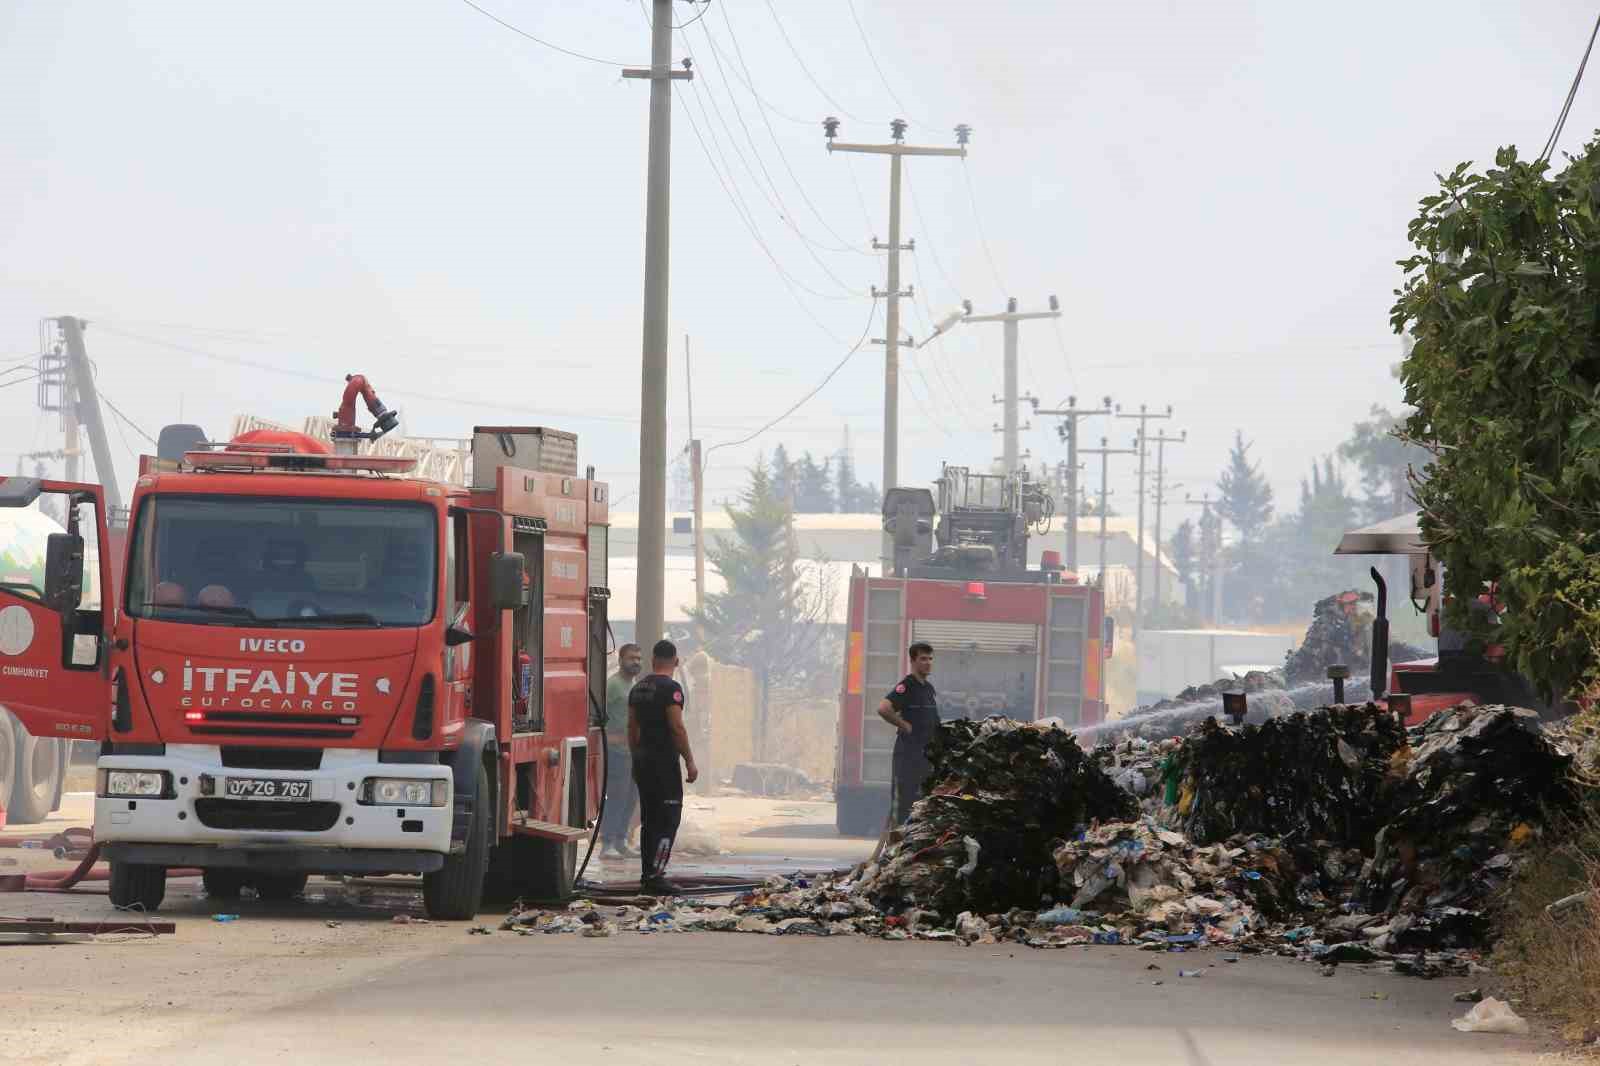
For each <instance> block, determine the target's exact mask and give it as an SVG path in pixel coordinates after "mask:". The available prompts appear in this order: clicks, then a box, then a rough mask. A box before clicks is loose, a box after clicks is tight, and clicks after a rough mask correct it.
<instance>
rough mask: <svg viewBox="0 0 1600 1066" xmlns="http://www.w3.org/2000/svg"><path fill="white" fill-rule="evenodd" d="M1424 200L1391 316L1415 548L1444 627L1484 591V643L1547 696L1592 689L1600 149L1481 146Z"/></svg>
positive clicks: (1597, 545)
mask: <svg viewBox="0 0 1600 1066" xmlns="http://www.w3.org/2000/svg"><path fill="white" fill-rule="evenodd" d="M1439 181H1440V185H1439V191H1438V192H1436V193H1432V194H1430V195H1428V196H1426V197H1424V198H1423V199H1422V201H1421V203H1420V210H1419V212H1418V214H1417V216H1416V218H1415V219H1414V220H1413V221H1412V222H1411V224H1410V228H1409V231H1408V236H1409V238H1410V240H1411V242H1412V244H1413V245H1415V248H1416V253H1415V254H1414V255H1412V256H1411V257H1410V258H1408V259H1406V260H1404V261H1402V263H1401V264H1400V265H1401V267H1402V268H1403V270H1404V272H1405V281H1404V287H1403V288H1402V289H1401V290H1400V291H1399V294H1398V297H1397V299H1396V301H1395V304H1394V307H1393V310H1392V312H1391V316H1390V321H1391V323H1392V325H1393V326H1394V329H1395V331H1396V332H1400V333H1405V332H1409V333H1410V334H1411V335H1412V336H1413V337H1414V338H1415V345H1414V347H1413V348H1412V350H1411V352H1410V354H1409V355H1407V357H1406V359H1405V361H1404V362H1403V363H1402V365H1401V380H1402V382H1403V383H1404V385H1405V392H1406V401H1407V402H1408V403H1409V404H1411V405H1412V406H1413V407H1414V408H1415V411H1414V412H1413V413H1412V414H1411V415H1410V417H1408V418H1407V419H1406V423H1405V431H1406V435H1407V436H1408V438H1409V439H1410V440H1412V441H1414V442H1415V443H1416V444H1418V445H1420V446H1421V447H1423V448H1425V449H1427V451H1428V453H1429V455H1430V467H1429V469H1428V477H1427V480H1426V481H1422V482H1415V483H1413V491H1414V493H1415V496H1416V499H1417V502H1418V504H1419V505H1420V506H1421V509H1422V533H1423V538H1424V539H1425V540H1426V541H1427V542H1428V544H1429V545H1430V546H1431V548H1432V551H1433V553H1434V555H1435V556H1436V557H1437V558H1438V559H1439V560H1440V561H1441V562H1442V563H1443V564H1444V568H1445V572H1446V586H1447V592H1449V593H1450V596H1449V599H1448V600H1447V611H1448V612H1449V613H1450V616H1451V620H1452V622H1453V623H1454V624H1456V625H1457V626H1459V627H1460V628H1462V629H1463V630H1467V631H1469V632H1477V633H1479V634H1480V635H1483V634H1484V624H1483V623H1477V624H1474V623H1473V621H1472V620H1471V619H1469V618H1468V617H1467V612H1466V609H1465V605H1466V603H1467V602H1469V601H1470V600H1471V599H1472V598H1474V596H1475V595H1476V594H1477V593H1478V591H1479V590H1480V589H1482V588H1483V587H1484V586H1485V585H1487V584H1489V583H1494V584H1495V586H1496V595H1497V598H1498V600H1499V602H1500V604H1501V605H1502V607H1503V610H1502V611H1501V613H1500V622H1499V632H1498V634H1497V635H1496V639H1497V640H1498V641H1499V642H1500V643H1503V644H1504V645H1505V647H1506V649H1507V654H1508V655H1509V657H1510V659H1511V661H1512V662H1513V663H1514V665H1515V666H1516V668H1517V669H1518V670H1519V671H1521V672H1522V673H1523V674H1524V675H1526V676H1527V677H1528V678H1529V679H1530V680H1532V681H1533V682H1534V683H1535V684H1536V685H1538V686H1539V688H1540V689H1541V690H1542V691H1543V692H1544V693H1545V694H1546V695H1551V694H1555V695H1569V694H1573V695H1577V694H1583V695H1593V694H1596V693H1600V301H1597V300H1596V297H1595V293H1596V292H1597V291H1600V142H1591V143H1590V144H1588V145H1586V146H1585V147H1584V149H1583V151H1582V152H1581V153H1579V154H1578V155H1577V156H1575V157H1572V158H1571V159H1570V160H1569V162H1568V163H1567V164H1566V165H1565V166H1563V167H1561V168H1560V169H1559V170H1556V171H1553V170H1552V166H1551V164H1549V163H1547V162H1545V161H1543V160H1532V161H1529V160H1523V159H1519V158H1518V155H1517V151H1516V149H1515V148H1502V149H1500V151H1498V152H1497V153H1495V159H1494V165H1493V166H1492V167H1490V168H1487V169H1486V170H1485V171H1484V172H1483V173H1475V172H1473V171H1472V168H1471V165H1470V164H1468V163H1463V164H1461V165H1460V166H1458V167H1456V168H1455V169H1454V170H1452V171H1451V172H1450V173H1449V174H1447V175H1442V176H1441V177H1440V179H1439Z"/></svg>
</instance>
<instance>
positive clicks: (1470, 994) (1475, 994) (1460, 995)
mask: <svg viewBox="0 0 1600 1066" xmlns="http://www.w3.org/2000/svg"><path fill="white" fill-rule="evenodd" d="M1452 998H1453V999H1454V1000H1455V1001H1456V1002H1457V1003H1482V1002H1483V989H1481V988H1469V989H1467V990H1466V991H1465V992H1457V993H1456V994H1455V996H1453V997H1452Z"/></svg>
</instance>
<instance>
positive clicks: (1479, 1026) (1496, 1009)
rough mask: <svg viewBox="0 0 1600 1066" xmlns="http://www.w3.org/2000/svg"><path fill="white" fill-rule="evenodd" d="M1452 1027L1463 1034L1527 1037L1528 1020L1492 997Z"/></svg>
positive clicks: (1478, 1004)
mask: <svg viewBox="0 0 1600 1066" xmlns="http://www.w3.org/2000/svg"><path fill="white" fill-rule="evenodd" d="M1450 1027H1451V1028H1452V1029H1455V1030H1456V1031H1458V1032H1462V1033H1514V1034H1516V1035H1518V1036H1526V1035H1527V1033H1528V1020H1527V1019H1526V1018H1523V1017H1522V1016H1520V1015H1519V1014H1517V1012H1516V1011H1514V1010H1512V1009H1511V1005H1510V1004H1508V1003H1506V1002H1505V1001H1504V1000H1499V999H1495V998H1494V997H1493V996H1490V997H1489V998H1488V999H1485V1000H1484V1001H1483V1002H1481V1003H1477V1004H1474V1005H1473V1008H1472V1009H1471V1010H1469V1011H1467V1013H1466V1014H1465V1015H1463V1016H1462V1017H1460V1018H1457V1019H1455V1020H1454V1021H1452V1022H1451V1023H1450Z"/></svg>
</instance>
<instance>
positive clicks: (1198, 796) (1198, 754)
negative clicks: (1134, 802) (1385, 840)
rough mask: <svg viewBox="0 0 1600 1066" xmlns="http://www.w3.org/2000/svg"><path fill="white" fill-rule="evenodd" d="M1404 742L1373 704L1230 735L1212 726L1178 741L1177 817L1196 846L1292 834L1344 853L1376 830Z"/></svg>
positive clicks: (1292, 716)
mask: <svg viewBox="0 0 1600 1066" xmlns="http://www.w3.org/2000/svg"><path fill="white" fill-rule="evenodd" d="M1405 743H1406V737H1405V733H1404V731H1403V730H1402V729H1401V728H1400V725H1399V724H1398V723H1397V722H1396V721H1395V718H1394V716H1392V715H1390V714H1387V713H1385V712H1383V711H1382V710H1381V709H1380V708H1378V707H1377V706H1376V705H1374V704H1366V705H1364V706H1340V707H1329V708H1325V709H1323V710H1320V711H1315V712H1310V713H1307V712H1300V711H1297V712H1295V713H1293V714H1289V715H1287V716H1283V717H1277V718H1271V719H1269V720H1267V721H1266V722H1264V723H1262V724H1261V725H1260V726H1246V727H1245V728H1243V729H1232V728H1228V727H1225V726H1222V725H1220V724H1218V722H1217V721H1216V719H1214V718H1212V719H1207V720H1206V721H1205V722H1203V723H1201V725H1200V726H1199V728H1198V729H1196V730H1195V731H1194V732H1193V733H1192V734H1190V736H1189V737H1188V738H1187V739H1186V740H1185V742H1184V744H1183V747H1182V751H1181V753H1180V756H1179V759H1180V763H1181V765H1182V767H1183V772H1184V786H1185V787H1184V792H1183V796H1184V798H1185V799H1186V801H1187V802H1180V804H1179V809H1178V814H1179V821H1180V824H1181V826H1182V828H1183V829H1184V830H1185V832H1187V834H1188V835H1189V836H1190V837H1191V838H1193V839H1194V840H1197V841H1212V840H1225V839H1227V838H1228V837H1230V836H1232V835H1234V834H1236V833H1265V834H1269V835H1272V836H1283V835H1285V834H1288V833H1291V832H1293V833H1298V834H1300V835H1301V836H1302V837H1303V838H1306V839H1312V840H1331V841H1334V842H1336V843H1338V844H1340V845H1341V846H1344V847H1360V846H1362V845H1363V844H1368V843H1370V842H1371V840H1372V837H1373V834H1374V833H1375V832H1376V831H1377V829H1378V827H1379V826H1380V825H1381V824H1382V815H1383V811H1384V801H1385V798H1386V792H1385V787H1384V786H1385V783H1386V781H1388V780H1389V778H1390V774H1391V771H1392V765H1391V761H1392V759H1393V758H1394V755H1395V753H1396V752H1397V751H1399V750H1400V749H1402V748H1403V747H1405Z"/></svg>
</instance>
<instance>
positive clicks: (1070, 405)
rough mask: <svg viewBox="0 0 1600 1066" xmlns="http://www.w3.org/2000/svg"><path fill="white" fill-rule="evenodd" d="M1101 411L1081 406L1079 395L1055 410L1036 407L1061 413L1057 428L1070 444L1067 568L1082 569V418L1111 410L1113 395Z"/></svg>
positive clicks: (1068, 453)
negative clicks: (1080, 482) (1080, 518)
mask: <svg viewBox="0 0 1600 1066" xmlns="http://www.w3.org/2000/svg"><path fill="white" fill-rule="evenodd" d="M1100 402H1101V404H1102V405H1103V406H1102V407H1101V408H1100V409H1098V410H1092V411H1091V410H1085V409H1083V408H1081V407H1079V406H1078V398H1077V397H1076V396H1068V397H1067V405H1066V406H1065V407H1062V408H1058V409H1056V410H1054V411H1046V410H1043V409H1039V408H1036V409H1035V410H1034V414H1039V415H1057V416H1059V417H1060V418H1061V424H1060V425H1059V426H1058V427H1056V428H1057V431H1058V432H1059V433H1060V434H1061V439H1062V440H1064V441H1066V443H1067V493H1066V495H1067V522H1066V526H1067V569H1068V570H1069V571H1076V570H1077V569H1078V419H1080V418H1090V417H1093V416H1097V415H1109V414H1110V413H1111V410H1112V408H1111V397H1109V396H1106V397H1104V398H1103V399H1101V401H1100Z"/></svg>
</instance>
